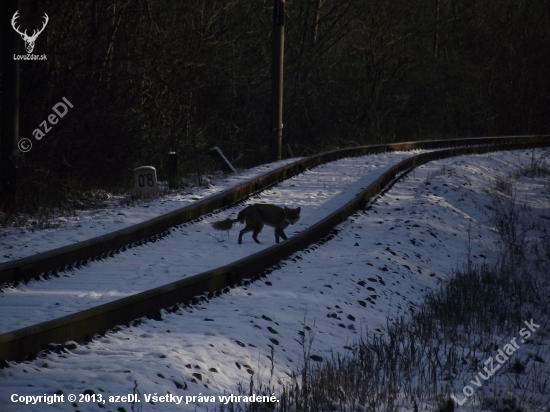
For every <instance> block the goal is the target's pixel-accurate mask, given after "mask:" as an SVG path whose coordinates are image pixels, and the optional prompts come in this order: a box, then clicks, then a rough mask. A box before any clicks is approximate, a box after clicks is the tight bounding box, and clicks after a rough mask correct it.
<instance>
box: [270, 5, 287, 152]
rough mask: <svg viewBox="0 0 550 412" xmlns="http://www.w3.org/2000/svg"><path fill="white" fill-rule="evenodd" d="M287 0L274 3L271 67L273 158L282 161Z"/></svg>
mask: <svg viewBox="0 0 550 412" xmlns="http://www.w3.org/2000/svg"><path fill="white" fill-rule="evenodd" d="M284 54H285V0H274V1H273V60H272V66H271V125H270V126H271V130H272V136H271V138H270V140H271V142H270V143H271V144H270V146H271V156H272V158H273V160H281V152H282V141H283V71H284V66H283V62H284Z"/></svg>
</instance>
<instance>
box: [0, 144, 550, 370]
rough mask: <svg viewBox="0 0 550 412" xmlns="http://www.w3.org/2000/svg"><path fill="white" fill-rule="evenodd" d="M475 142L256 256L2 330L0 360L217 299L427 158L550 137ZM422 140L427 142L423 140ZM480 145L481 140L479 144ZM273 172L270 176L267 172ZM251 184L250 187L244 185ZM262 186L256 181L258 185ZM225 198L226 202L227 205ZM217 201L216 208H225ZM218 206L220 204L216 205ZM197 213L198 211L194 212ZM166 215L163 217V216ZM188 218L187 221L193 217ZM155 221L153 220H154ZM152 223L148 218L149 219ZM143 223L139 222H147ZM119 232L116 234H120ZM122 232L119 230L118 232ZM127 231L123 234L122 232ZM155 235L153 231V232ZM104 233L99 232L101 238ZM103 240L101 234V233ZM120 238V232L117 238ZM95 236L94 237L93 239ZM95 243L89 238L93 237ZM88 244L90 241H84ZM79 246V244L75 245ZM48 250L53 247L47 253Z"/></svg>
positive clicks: (389, 176)
mask: <svg viewBox="0 0 550 412" xmlns="http://www.w3.org/2000/svg"><path fill="white" fill-rule="evenodd" d="M444 142H445V143H441V144H446V145H448V146H451V145H456V144H457V143H458V142H457V141H456V140H449V141H444ZM473 142H475V144H477V145H476V146H467V147H454V148H451V149H445V150H439V151H434V152H426V153H422V154H418V155H415V156H412V157H410V158H407V159H405V160H403V161H401V162H399V163H398V164H396V165H394V166H393V167H392V168H390V169H389V170H387V171H386V172H385V173H384V174H382V175H381V176H380V177H379V178H378V179H376V181H374V182H373V183H372V184H370V185H369V186H368V187H367V188H366V189H364V190H362V191H361V192H360V193H359V194H358V195H357V196H356V197H355V198H354V199H352V200H351V201H349V202H348V203H347V204H346V205H344V206H343V207H341V208H340V209H338V210H337V211H335V212H333V213H332V214H330V215H329V216H328V217H326V218H325V219H323V220H321V221H320V222H318V223H316V224H314V225H313V226H311V227H309V228H308V229H306V230H304V231H302V232H300V233H299V234H297V235H294V236H292V237H291V238H289V239H288V240H286V241H284V242H282V243H279V244H276V245H274V246H271V247H269V248H267V249H264V250H262V251H260V252H257V253H255V254H253V255H251V256H248V257H246V258H243V259H241V260H239V261H236V262H233V263H231V264H228V265H225V266H222V267H219V268H216V269H213V270H209V271H207V272H203V273H201V274H198V275H195V276H192V277H189V278H186V279H183V280H180V281H177V282H173V283H170V284H167V285H164V286H160V287H157V288H154V289H151V290H147V291H144V292H141V293H138V294H135V295H132V296H129V297H126V298H123V299H119V300H116V301H113V302H109V303H106V304H103V305H100V306H97V307H94V308H91V309H87V310H84V311H82V312H78V313H75V314H72V315H67V316H64V317H62V318H58V319H53V320H51V321H47V322H43V323H40V324H37V325H33V326H29V327H26V328H22V329H19V330H16V331H12V332H8V333H4V334H2V335H0V360H4V361H6V360H15V361H21V360H24V359H26V358H27V356H29V355H31V356H33V355H34V354H36V353H37V352H39V351H40V350H42V349H44V348H45V347H47V346H48V344H51V343H52V342H58V343H64V342H67V341H86V340H89V339H91V338H93V336H94V335H95V334H98V333H105V332H106V331H108V330H110V329H112V328H114V327H115V326H118V325H126V324H128V323H129V322H131V321H132V320H135V319H138V318H140V317H144V316H147V317H151V318H158V317H159V314H160V311H161V309H168V310H169V309H170V308H172V307H174V306H177V305H178V304H182V303H188V302H191V301H193V300H196V299H197V296H203V297H206V298H212V297H214V296H216V295H219V294H221V293H222V292H226V291H228V290H229V288H230V287H234V285H236V284H240V283H241V282H242V281H243V280H245V279H253V278H257V277H258V276H259V275H260V274H261V273H262V271H265V270H266V269H267V268H269V267H271V266H273V265H276V264H277V263H278V262H280V261H281V260H282V259H284V258H286V257H288V256H290V255H292V254H293V253H295V252H297V251H299V250H302V249H304V248H307V247H308V246H309V245H311V244H313V243H315V242H317V241H319V240H320V239H323V238H324V237H326V236H327V235H329V236H328V237H329V238H330V237H331V236H332V235H330V232H331V231H332V230H333V228H334V226H336V225H337V224H339V223H341V222H342V221H344V220H345V219H347V218H348V217H349V216H350V215H351V214H353V213H355V212H356V211H357V210H359V209H362V208H364V207H365V206H366V203H367V202H368V201H369V200H370V199H372V198H373V197H374V196H375V195H377V194H378V193H380V192H381V191H382V190H384V189H387V188H388V187H389V186H391V185H392V184H393V183H394V182H395V181H396V179H397V178H398V177H401V176H403V175H404V174H406V173H408V171H410V170H412V169H413V168H415V167H417V166H419V165H422V164H424V163H427V162H430V161H433V160H438V159H442V158H447V157H455V156H460V155H466V154H482V153H488V152H494V151H503V150H517V149H525V148H535V147H544V146H550V137H549V136H527V137H506V138H480V139H477V140H469V143H470V144H473ZM419 144H421V145H422V147H419V146H418V145H419ZM430 144H434V142H418V143H414V142H413V143H399V144H395V145H378V146H368V147H361V148H352V149H341V150H337V151H331V152H326V153H322V154H320V155H316V156H311V157H308V158H307V159H303V160H300V161H298V162H295V163H293V164H291V165H288V166H285V167H283V168H279V169H277V170H275V171H273V172H270V173H268V174H267V175H265V176H262V177H260V178H257V179H253V180H252V181H250V182H247V183H246V184H244V185H240V186H238V187H237V188H236V189H235V190H236V191H237V193H243V192H244V193H246V192H247V190H250V188H248V185H250V184H252V187H254V185H256V184H266V182H272V183H273V181H272V180H271V179H274V178H275V177H276V176H279V175H285V176H290V175H291V174H295V173H296V172H297V171H298V170H303V169H305V168H308V167H312V166H313V165H316V164H320V163H323V162H328V161H331V160H336V159H338V158H342V157H349V156H357V155H361V154H365V153H372V152H373V150H378V151H382V150H410V149H418V148H431V147H430V146H429V145H430ZM480 144H481V145H480ZM267 176H269V177H267ZM243 186H246V187H243ZM256 187H257V186H256ZM231 192H232V191H231V190H229V191H226V192H223V193H220V194H219V195H216V196H214V197H216V198H217V200H216V201H214V202H213V203H209V202H206V201H208V200H209V199H205V201H204V202H202V203H203V204H202V205H200V206H199V210H201V211H202V213H203V214H204V213H208V212H210V211H211V210H213V209H208V208H209V207H212V205H221V206H225V205H227V203H226V202H227V199H234V198H233V197H232V196H233V195H232V194H231ZM197 203H199V202H197ZM224 203H225V204H224ZM221 206H217V207H221ZM196 207H197V205H196V204H194V205H192V206H191V207H186V208H183V209H181V210H180V211H177V212H179V213H182V214H183V216H184V217H183V219H188V220H192V219H193V218H188V216H189V215H188V214H187V213H189V212H188V211H187V212H186V213H183V212H184V210H186V209H187V210H188V209H193V208H196ZM214 208H216V207H214ZM194 213H197V212H194ZM168 216H170V219H168V221H169V222H173V221H178V222H179V223H175V224H180V223H182V222H181V221H180V219H182V217H181V216H179V215H177V214H176V215H175V213H174V212H172V213H170V214H169V215H168ZM161 218H164V216H163V217H161ZM161 218H157V219H153V221H154V222H156V223H155V224H154V225H152V226H154V227H163V228H164V229H163V230H166V229H167V227H166V226H164V225H166V224H168V223H166V222H162V223H159V220H161ZM188 220H187V221H188ZM153 221H150V222H153ZM150 222H145V223H149V224H151V223H150ZM143 225H144V224H141V225H138V226H140V227H141V226H143ZM129 229H132V228H128V229H124V230H122V231H119V232H125V231H126V230H129ZM140 230H145V229H140ZM119 232H115V233H119ZM132 233H141V232H139V231H138V230H137V229H134V231H133V232H130V234H126V238H129V237H131V236H132ZM117 236H118V235H117ZM120 236H122V235H120ZM149 236H152V235H149ZM101 238H103V237H100V239H101ZM96 239H98V238H96ZM115 239H118V237H115ZM92 240H94V239H92ZM88 242H90V241H88ZM84 243H87V242H84ZM73 246H74V245H73ZM47 253H48V252H47Z"/></svg>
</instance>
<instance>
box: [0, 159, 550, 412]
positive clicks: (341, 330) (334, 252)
mask: <svg viewBox="0 0 550 412" xmlns="http://www.w3.org/2000/svg"><path fill="white" fill-rule="evenodd" d="M408 155H409V154H403V156H408ZM379 156H382V158H383V156H385V155H379ZM530 156H531V152H528V151H517V152H503V153H498V154H497V153H493V154H488V155H483V156H464V157H459V158H453V159H447V160H441V161H437V162H432V163H429V164H427V165H425V166H422V167H420V168H418V169H416V170H415V171H414V172H411V173H410V174H409V175H408V176H407V177H405V178H404V179H403V180H402V181H399V182H398V183H397V184H396V185H395V186H394V187H393V188H392V189H391V190H390V191H389V192H387V193H386V194H385V195H384V196H383V197H381V198H380V199H378V200H377V201H376V202H374V203H373V204H372V207H371V208H369V209H368V210H367V211H364V212H361V213H358V214H357V215H355V216H352V217H350V218H349V219H348V220H347V221H346V222H344V223H342V224H341V225H339V227H338V229H339V232H338V234H337V235H336V236H335V237H334V238H333V239H332V240H330V241H328V242H325V243H322V244H320V245H317V244H316V245H311V246H310V248H309V249H308V250H305V251H301V252H299V253H297V254H296V255H295V256H293V257H292V258H290V259H287V260H286V261H284V262H283V263H282V264H281V267H280V268H278V269H275V270H273V271H272V272H271V273H270V274H269V275H268V276H267V278H265V279H263V280H261V281H257V282H254V283H252V284H250V285H249V286H246V287H238V288H235V289H232V290H231V292H230V293H228V294H224V295H222V296H220V297H219V298H215V299H212V300H210V301H209V302H202V303H201V304H200V305H196V306H192V307H186V308H183V309H181V310H179V311H176V312H174V313H167V312H165V313H163V320H162V321H155V320H147V319H143V320H142V321H141V323H140V324H135V325H132V326H130V327H123V328H121V330H119V331H118V332H117V333H108V334H107V335H106V336H105V337H99V338H97V339H95V340H94V341H92V342H91V343H88V344H86V345H78V346H76V347H74V348H72V349H71V350H70V351H65V352H62V353H61V354H56V353H43V354H41V355H39V357H38V359H36V360H34V361H30V362H24V363H21V364H12V365H10V367H9V368H5V369H3V370H0V410H2V411H60V410H63V411H65V410H67V411H68V410H82V411H94V410H98V411H99V410H113V411H115V410H120V411H122V410H125V411H130V410H142V411H195V410H199V411H203V410H204V411H205V410H212V409H213V408H214V407H215V406H217V405H219V403H220V402H218V396H219V395H227V394H236V393H237V385H238V384H239V382H242V383H243V385H244V387H247V386H248V382H249V381H250V378H251V376H253V378H254V379H259V380H261V381H263V382H265V383H271V384H276V383H277V382H278V381H279V380H280V381H285V380H287V379H288V376H289V375H290V374H291V373H292V372H293V371H296V370H299V369H300V365H301V363H302V361H303V359H304V356H310V355H317V356H320V357H323V358H326V357H330V356H331V354H333V353H343V352H345V351H346V350H347V349H346V347H349V345H351V344H352V343H353V342H354V340H356V339H358V338H359V337H360V336H361V333H363V332H365V331H367V330H368V331H370V332H373V331H380V330H381V329H380V328H381V327H383V326H384V325H385V324H386V319H387V318H388V317H392V316H395V315H397V314H407V313H409V310H410V308H411V307H414V306H415V305H417V304H419V303H421V302H422V298H423V295H424V293H425V292H426V291H427V290H429V289H432V288H434V287H436V285H437V282H438V280H439V279H442V278H444V277H445V276H446V275H448V274H449V273H451V271H452V270H453V269H454V268H456V267H458V266H460V265H461V264H462V263H464V262H465V261H466V260H467V259H468V256H469V257H470V259H472V260H473V261H474V262H481V261H483V260H491V259H494V258H495V256H496V249H497V245H496V242H497V235H496V233H495V231H494V228H492V227H491V225H490V223H489V218H488V215H487V213H488V210H489V208H490V207H491V206H490V195H489V194H488V193H487V192H486V189H488V188H489V186H490V185H491V182H492V181H493V180H495V179H496V178H497V177H499V176H504V175H505V174H506V173H508V172H510V171H511V170H513V169H515V168H516V167H517V166H518V165H519V164H520V163H524V164H527V163H529V161H530V159H531V158H530ZM393 161H394V158H393V157H392V163H393ZM348 162H349V163H348V164H347V165H346V166H343V165H344V164H345V161H343V163H340V162H335V163H333V164H329V165H324V166H322V167H320V168H316V169H313V170H311V171H309V172H307V173H305V174H304V175H302V176H299V177H297V178H296V180H294V179H293V180H289V181H286V182H285V183H283V184H281V185H279V186H278V187H276V188H274V189H273V190H271V191H268V192H266V193H264V194H262V195H261V197H260V198H259V199H252V200H251V203H254V202H269V203H278V204H287V205H296V206H297V205H300V206H302V216H303V217H302V219H301V220H300V222H298V223H297V224H296V225H295V226H292V227H289V228H288V229H287V230H286V232H287V234H288V235H289V236H290V235H292V234H293V233H295V232H296V231H300V230H302V229H303V228H305V227H307V226H309V225H311V224H312V223H313V222H314V221H316V220H317V219H318V218H320V217H321V216H322V215H324V214H326V213H328V212H329V210H333V209H334V208H336V207H337V206H338V205H340V204H343V203H345V201H347V200H348V199H349V198H351V197H352V196H354V195H355V194H356V193H357V192H358V189H359V188H361V187H365V186H366V185H367V184H368V182H369V181H371V180H372V178H374V177H375V176H378V175H379V174H380V173H381V172H382V171H383V170H384V169H386V168H387V164H384V163H383V162H382V160H380V158H378V157H377V158H374V157H373V156H368V157H365V158H355V159H348ZM350 170H355V172H353V173H352V172H350ZM342 173H347V174H342ZM363 176H364V177H363ZM308 177H309V179H308ZM301 179H303V180H301ZM521 182H522V184H521V185H520V186H518V187H517V197H518V199H520V200H523V199H525V200H526V201H528V203H529V205H530V206H531V208H532V210H533V213H534V214H535V215H538V216H542V217H546V218H547V217H550V216H549V215H550V191H549V188H548V183H547V182H545V181H543V180H542V179H527V178H523V179H522V181H521ZM238 210H240V209H238ZM238 210H232V211H225V212H223V213H220V214H219V215H218V216H216V218H215V219H209V220H208V221H207V222H200V223H197V224H192V225H187V226H185V227H181V228H179V229H176V230H173V231H172V236H170V237H168V238H166V239H164V240H163V241H162V242H157V243H154V244H147V245H144V246H142V247H139V248H134V249H132V250H131V251H130V252H126V253H123V254H120V255H117V256H116V257H115V258H113V259H109V260H107V261H104V262H99V263H94V264H92V265H91V266H90V267H89V268H85V269H83V270H82V271H77V272H75V273H71V274H69V275H68V276H69V277H68V278H62V279H58V280H53V281H48V282H33V283H30V284H29V285H28V286H26V287H24V288H18V289H13V290H6V291H5V293H3V294H2V296H1V297H0V308H2V313H3V315H4V316H3V319H2V321H1V322H2V327H3V328H4V330H12V329H14V326H15V325H17V326H24V325H25V324H32V323H36V322H38V321H41V320H45V319H47V318H49V317H50V316H52V317H57V316H59V315H60V314H65V313H60V312H64V311H70V310H74V308H77V309H76V310H81V308H82V306H81V304H93V303H103V302H105V301H106V300H105V299H112V298H113V297H117V296H123V295H126V294H129V293H134V292H135V291H138V290H139V288H140V287H142V286H144V287H152V286H154V285H156V284H157V282H158V281H159V280H160V281H162V283H168V282H170V281H173V280H176V279H180V278H181V277H184V276H189V275H191V274H195V273H198V272H200V271H203V270H207V269H208V268H209V267H215V266H219V265H221V264H223V263H225V262H226V261H228V260H227V259H229V260H231V259H236V258H239V257H242V256H246V255H249V254H250V253H254V252H256V251H258V250H259V249H260V248H262V247H265V246H269V245H271V244H272V243H273V241H274V239H273V237H274V236H273V233H272V230H271V229H269V228H266V229H265V230H264V232H262V234H260V236H259V239H260V241H262V242H263V244H262V245H256V244H255V243H254V242H253V241H252V239H251V237H250V235H246V236H245V237H244V242H243V245H237V243H236V239H237V235H238V229H234V230H233V231H232V232H230V233H229V235H228V234H225V233H222V232H218V233H214V232H212V230H211V229H210V227H209V223H211V221H213V220H218V219H224V218H225V217H226V216H227V215H230V214H231V213H233V214H235V213H237V212H238ZM81 273H82V274H83V273H86V275H83V277H88V278H91V277H93V278H96V279H97V282H96V283H95V284H86V288H85V289H84V288H83V289H82V290H80V289H78V282H79V281H78V280H77V279H79V278H80V277H81ZM132 276H133V278H132ZM122 279H124V280H122ZM71 281H73V282H75V283H74V286H73V289H70V287H68V286H66V285H68V284H69V283H67V282H71ZM55 282H59V283H55ZM81 282H83V281H81ZM106 282H107V283H108V284H109V286H108V287H103V285H104V284H105V283H106ZM117 282H118V283H117ZM81 284H83V283H81ZM137 285H140V286H139V287H138V286H137ZM51 296H54V300H53V301H52V300H49V297H51ZM109 296H111V297H109ZM12 297H15V298H14V299H13V300H11V301H12V302H17V301H19V302H20V303H21V305H22V304H23V302H22V298H23V297H24V298H25V309H24V310H25V311H27V310H28V309H27V308H26V307H27V305H28V302H29V300H32V301H34V302H35V305H36V307H35V310H34V311H33V312H24V315H23V316H21V317H18V318H15V317H16V316H18V314H17V309H16V307H15V306H9V305H8V306H4V302H8V300H10V299H12ZM71 301H75V302H76V301H80V303H81V304H79V305H74V306H73V309H71V303H70V302H71ZM44 302H48V303H46V304H44ZM55 302H57V303H59V305H55V304H53V303H55ZM86 302H87V303H86ZM14 305H15V303H14ZM58 306H59V307H61V308H62V309H61V310H60V311H58V310H54V308H55V307H58ZM19 310H20V311H23V308H22V307H21V308H19ZM51 314H54V315H51ZM11 317H14V319H17V320H16V321H15V322H14V321H10V320H9V319H7V318H11ZM518 326H519V325H518ZM301 332H303V334H304V336H305V340H304V339H302V338H301V334H300V333H301ZM520 350H533V351H535V352H536V351H537V348H534V347H531V344H530V343H526V344H525V345H524V346H522V348H521V349H520ZM539 350H540V348H539ZM546 351H547V352H548V347H546ZM546 359H548V354H546ZM492 379H500V378H499V377H498V376H495V377H493V378H492ZM459 391H460V388H458V389H457V393H458V392H459ZM56 393H57V394H58V395H60V396H61V395H63V401H64V402H63V403H61V401H60V399H59V398H58V399H57V400H58V402H57V403H55V404H52V405H49V404H46V403H38V404H35V405H23V404H21V403H16V402H13V400H15V401H18V400H20V399H23V398H19V396H31V395H33V396H39V395H45V394H46V395H53V394H56ZM84 393H86V394H88V400H89V402H85V401H86V396H83V399H82V400H80V399H79V397H80V396H81V395H82V394H84ZM133 393H139V399H140V403H139V404H135V405H134V408H132V404H131V402H128V401H126V402H122V399H120V402H118V403H117V399H116V398H114V396H122V395H127V394H133ZM14 394H17V396H16V397H13V395H14ZM70 394H75V395H76V397H77V400H76V404H78V406H77V407H75V406H74V405H73V403H72V402H70V401H68V399H67V398H68V396H69V395H70ZM166 395H168V396H182V397H183V398H181V404H179V405H177V404H176V402H177V401H178V400H179V399H180V398H175V397H172V398H165V399H163V400H159V399H156V400H153V402H154V403H153V402H151V400H152V398H151V396H166ZM100 396H101V401H99V397H100ZM211 396H215V397H216V398H215V399H216V402H210V401H211V400H212V398H210V397H211ZM186 397H190V398H186ZM193 397H195V398H194V399H193ZM102 401H105V403H104V404H103V402H102ZM187 401H188V404H186V402H187ZM97 403H100V404H101V407H100V406H98V405H97ZM119 408H124V409H119ZM411 409H412V408H409V409H408V410H411Z"/></svg>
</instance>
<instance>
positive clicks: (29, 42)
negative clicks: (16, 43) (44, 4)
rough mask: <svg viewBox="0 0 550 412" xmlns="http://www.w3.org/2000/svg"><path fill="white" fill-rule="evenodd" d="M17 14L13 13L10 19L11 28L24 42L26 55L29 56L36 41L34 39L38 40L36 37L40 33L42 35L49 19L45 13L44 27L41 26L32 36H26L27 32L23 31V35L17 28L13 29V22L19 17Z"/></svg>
mask: <svg viewBox="0 0 550 412" xmlns="http://www.w3.org/2000/svg"><path fill="white" fill-rule="evenodd" d="M17 13H19V10H17V11H16V12H15V14H14V15H13V17H12V19H11V26H12V27H13V29H14V30H15V31H16V32H17V33H19V34H20V35H21V38H22V39H23V41H24V42H25V49H27V53H28V54H31V53H32V51H33V49H34V42H35V41H36V39H37V38H38V35H39V34H40V33H42V32H43V31H44V29H45V28H46V25H47V24H48V21H49V20H50V18H49V17H48V15H47V14H46V13H44V18H45V19H46V20H45V21H44V25H43V26H42V28H41V29H40V30H35V31H34V32H33V34H32V36H28V35H27V30H25V32H24V33H21V32H20V31H19V27H15V20H17V18H18V17H19V16H18V15H17Z"/></svg>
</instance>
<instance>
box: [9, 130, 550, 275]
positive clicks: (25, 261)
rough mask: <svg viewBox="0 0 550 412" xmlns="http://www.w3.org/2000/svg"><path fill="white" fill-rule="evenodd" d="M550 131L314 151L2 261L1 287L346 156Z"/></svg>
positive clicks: (106, 251) (157, 233) (158, 231)
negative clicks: (124, 222)
mask: <svg viewBox="0 0 550 412" xmlns="http://www.w3.org/2000/svg"><path fill="white" fill-rule="evenodd" d="M548 138H549V136H537V135H531V136H504V137H481V138H467V139H449V140H432V141H421V142H405V143H392V144H382V145H372V146H360V147H353V148H347V149H339V150H333V151H329V152H325V153H321V154H316V155H313V156H309V157H307V158H304V159H301V160H298V161H296V162H293V163H291V164H289V165H286V166H282V167H279V168H277V169H275V170H273V171H271V172H268V173H266V174H264V175H262V176H259V177H257V178H254V179H251V180H249V181H247V182H245V183H242V184H240V185H238V186H236V187H234V188H232V189H228V190H225V191H223V192H221V193H218V194H217V195H214V196H209V197H207V198H205V199H202V200H199V201H197V202H194V203H193V204H191V205H188V206H186V207H183V208H181V209H178V210H175V211H172V212H170V213H167V214H165V215H162V216H159V217H156V218H154V219H151V220H148V221H145V222H142V223H139V224H136V225H133V226H130V227H127V228H125V229H121V230H117V231H115V232H111V233H108V234H105V235H101V236H97V237H94V238H92V239H88V240H84V241H81V242H78V243H73V244H71V245H67V246H63V247H60V248H56V249H52V250H49V251H46V252H42V253H37V254H36V255H32V256H28V257H25V258H21V259H16V260H12V261H8V262H3V263H0V286H1V285H5V284H17V283H19V282H27V281H29V280H32V279H39V278H40V275H41V274H46V273H48V272H55V271H58V270H62V269H64V268H69V269H72V268H78V267H79V266H80V265H84V264H87V263H88V262H89V261H90V260H93V259H95V258H101V257H106V256H108V255H112V254H113V253H114V252H117V253H118V251H120V249H123V248H124V247H126V246H128V245H132V244H135V243H137V242H143V241H147V240H154V239H155V238H157V237H162V236H163V235H164V234H166V233H167V231H168V230H169V229H170V228H171V227H174V226H177V225H180V224H183V223H187V222H190V221H192V220H195V219H198V218H200V217H201V216H203V215H207V214H208V213H211V212H212V211H214V210H216V209H220V208H224V207H228V206H231V205H233V204H235V203H237V202H239V201H241V200H242V199H243V198H246V197H248V196H250V195H253V194H255V193H256V192H258V191H261V190H265V189H266V188H268V187H270V186H272V185H275V184H277V183H278V182H280V181H282V180H285V179H288V178H290V177H292V176H294V175H296V174H298V173H301V172H303V171H304V170H306V169H308V168H311V167H315V166H318V165H320V164H322V163H328V162H331V161H333V160H337V159H341V158H344V157H352V156H363V155H366V154H371V153H380V152H386V151H402V150H414V149H440V148H445V147H454V146H472V145H494V144H499V143H502V142H507V143H528V142H536V141H540V142H544V141H545V140H547V139H548Z"/></svg>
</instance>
